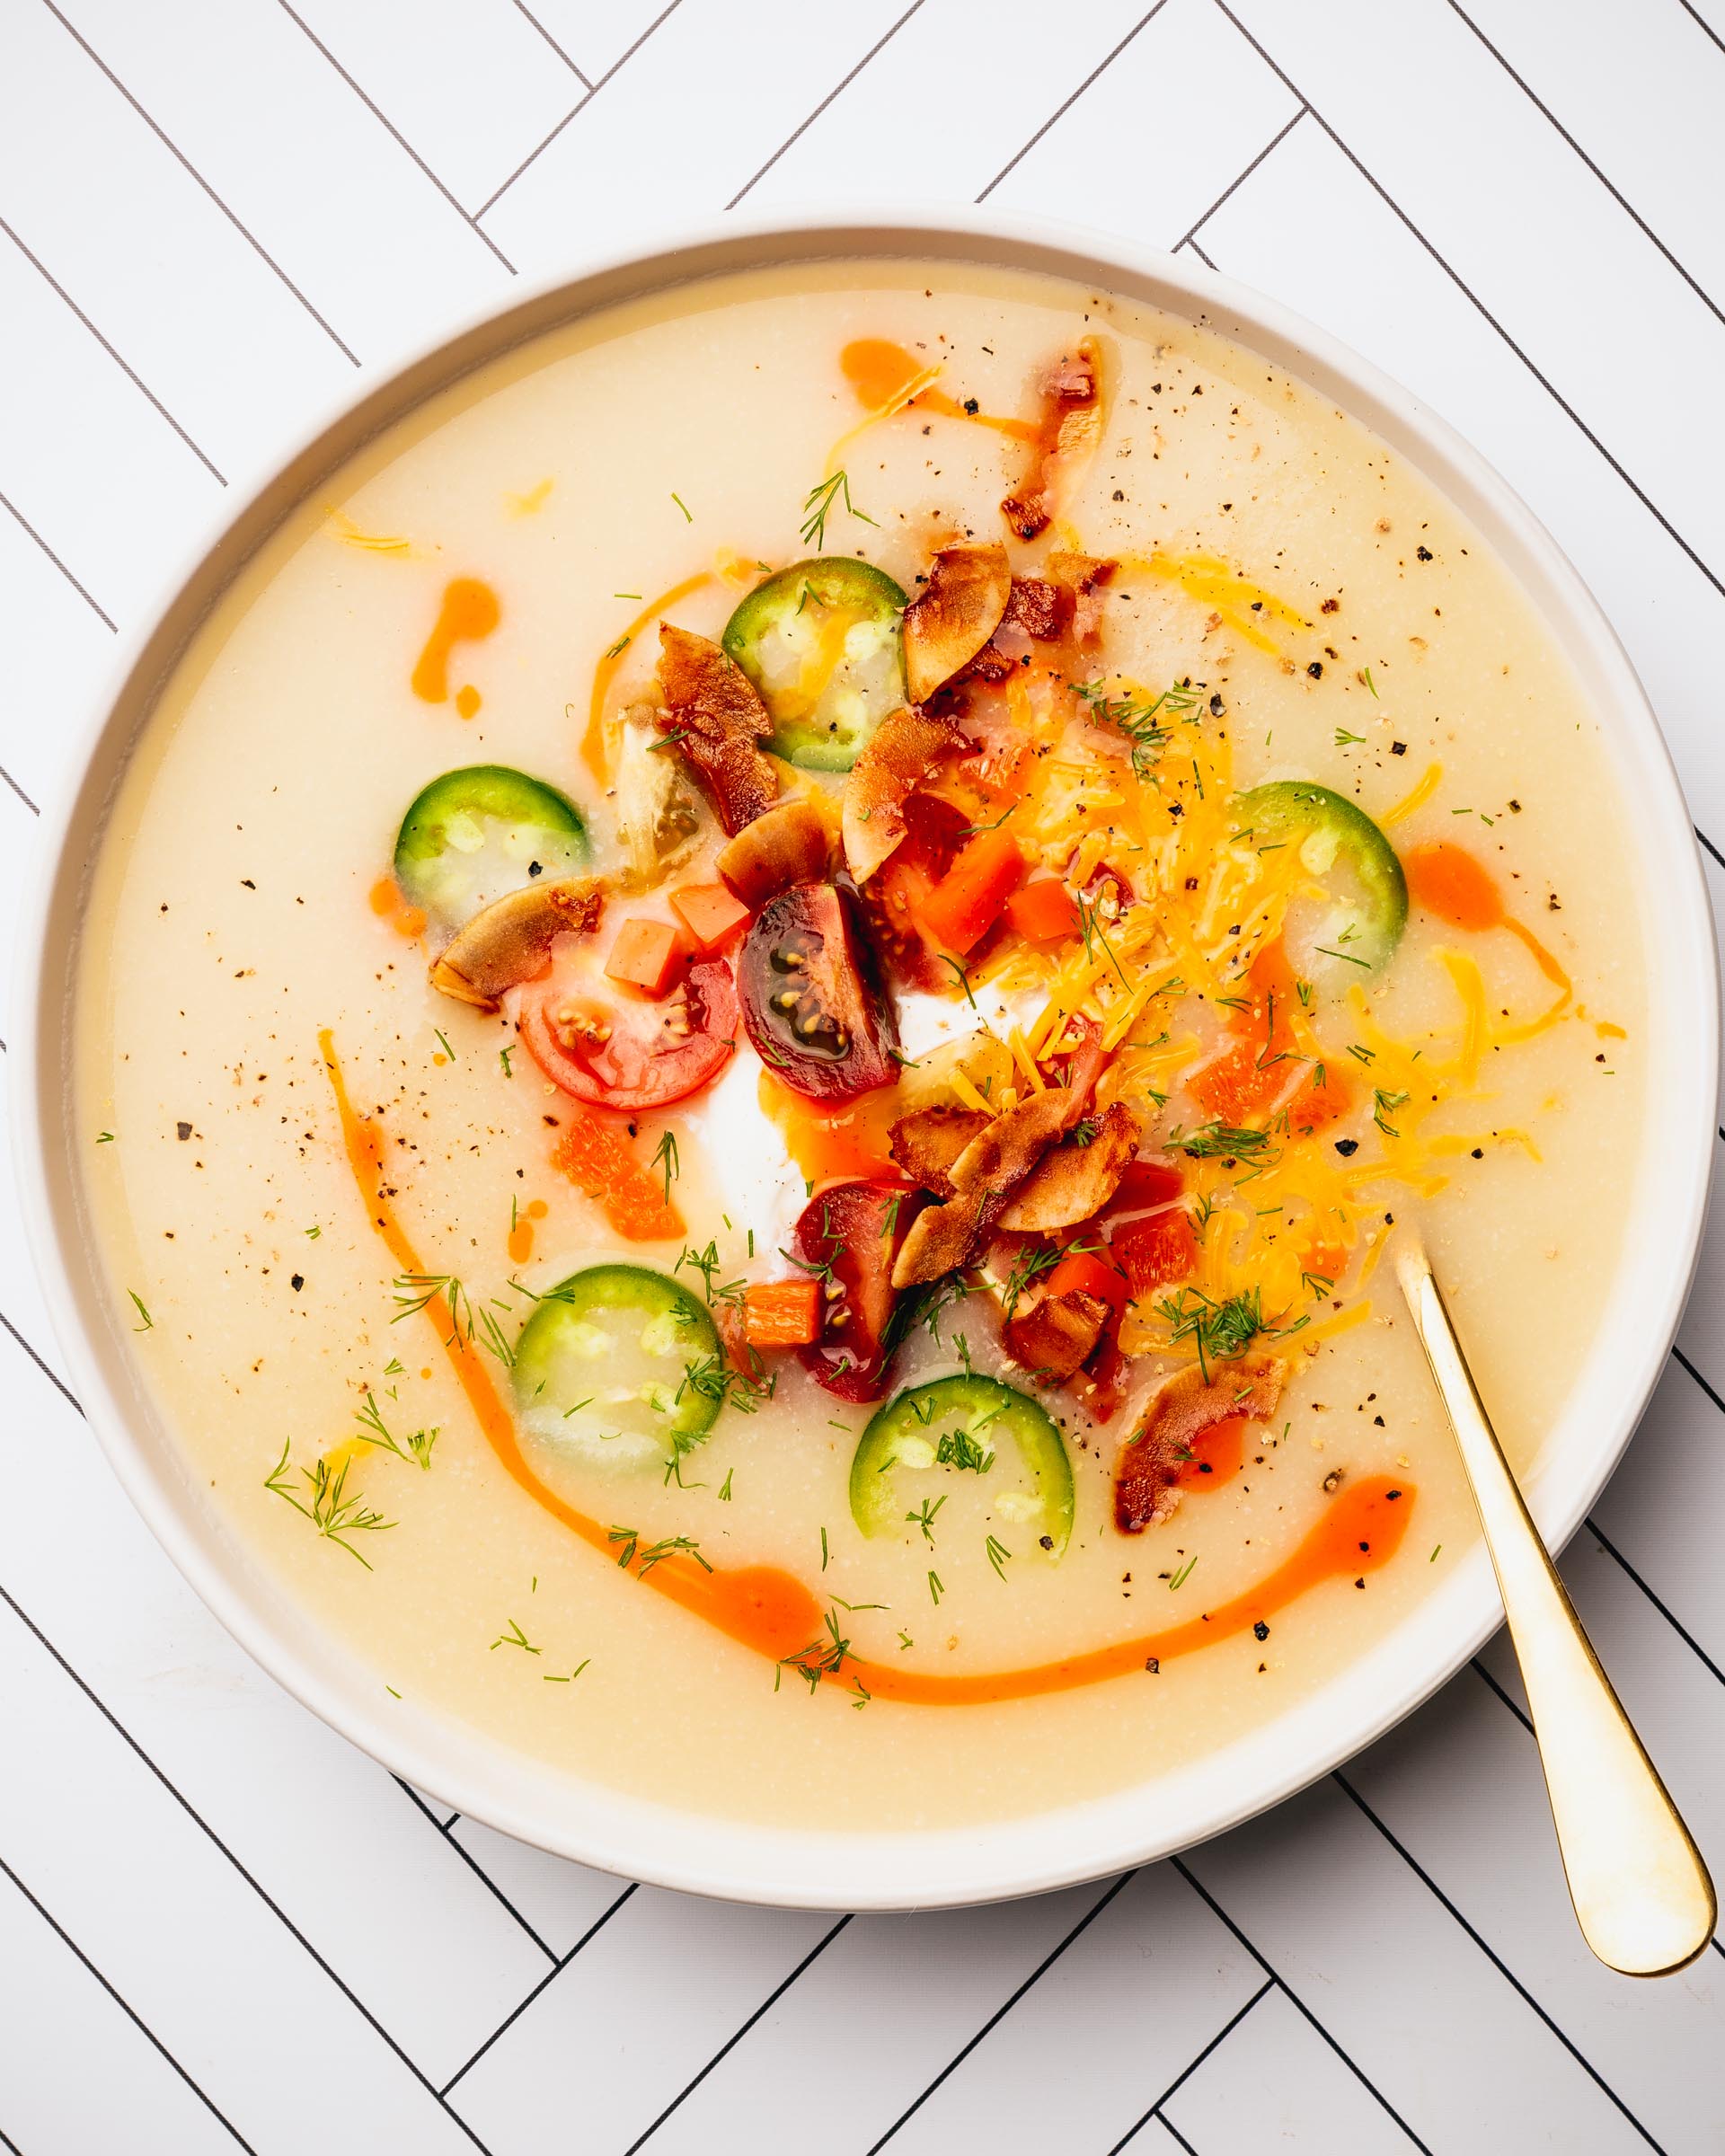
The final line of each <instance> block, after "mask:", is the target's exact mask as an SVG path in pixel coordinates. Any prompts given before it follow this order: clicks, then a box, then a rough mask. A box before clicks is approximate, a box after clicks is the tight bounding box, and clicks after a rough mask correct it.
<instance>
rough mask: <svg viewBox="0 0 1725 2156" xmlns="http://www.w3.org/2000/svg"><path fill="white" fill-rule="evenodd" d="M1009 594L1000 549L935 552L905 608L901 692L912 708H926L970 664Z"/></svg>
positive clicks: (996, 624) (995, 625)
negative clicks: (917, 705) (918, 705)
mask: <svg viewBox="0 0 1725 2156" xmlns="http://www.w3.org/2000/svg"><path fill="white" fill-rule="evenodd" d="M1012 592H1013V572H1012V569H1011V567H1010V566H1009V564H1008V562H1007V560H1006V549H1005V548H1004V546H943V547H942V549H941V551H940V552H939V553H937V554H936V555H935V557H934V559H933V562H932V563H931V564H930V566H929V571H928V583H927V585H926V587H925V588H924V590H923V591H922V592H920V593H919V594H918V596H916V598H914V599H913V600H912V601H911V603H910V605H908V606H907V607H906V609H905V616H904V641H905V688H906V691H907V694H908V695H909V697H910V701H911V702H913V703H926V702H928V699H929V698H930V697H931V696H932V695H933V694H934V692H935V690H936V689H938V688H939V687H940V685H941V684H942V682H943V681H950V680H951V677H952V676H953V675H955V674H956V673H958V671H959V670H960V667H968V666H969V664H970V661H971V660H972V659H973V658H975V657H976V656H977V652H978V651H980V650H981V649H982V647H983V646H984V645H985V644H986V642H987V641H988V640H989V638H990V637H991V636H993V634H994V633H995V630H996V629H998V628H999V626H1000V623H1001V616H1002V615H1003V614H1004V613H1005V611H1006V602H1007V600H1008V599H1009V598H1010V597H1011V596H1012Z"/></svg>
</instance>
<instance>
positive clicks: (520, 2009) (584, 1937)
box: [0, 1588, 636, 2133]
mask: <svg viewBox="0 0 1725 2156" xmlns="http://www.w3.org/2000/svg"><path fill="white" fill-rule="evenodd" d="M4 1591H5V1590H4V1588H0V1594H4ZM635 1892H636V1887H635V1885H634V1884H633V1883H631V1884H630V1885H629V1886H625V1887H624V1890H623V1892H622V1893H621V1894H620V1895H618V1896H617V1898H616V1900H615V1902H613V1903H612V1904H610V1906H609V1907H608V1908H606V1909H602V1910H601V1911H600V1912H599V1913H598V1915H597V1916H596V1917H595V1918H594V1920H593V1922H591V1923H590V1924H589V1925H588V1927H587V1930H586V1931H583V1932H582V1934H581V1936H580V1937H579V1939H578V1940H576V1941H575V1944H574V1945H573V1946H572V1947H571V1948H570V1949H569V1952H568V1953H567V1954H565V1955H564V1956H563V1958H562V1960H561V1961H560V1962H559V1963H558V1964H557V1965H556V1966H555V1967H554V1968H550V1969H547V1970H546V1971H545V1973H544V1975H543V1976H542V1977H541V1978H540V1979H539V1981H538V1983H537V1984H535V1985H534V1987H533V1989H532V1990H531V1991H530V1992H529V1993H527V1995H526V1998H525V1999H523V2000H522V2001H521V2002H520V2004H519V2005H518V2006H516V2007H513V2008H511V2010H509V2013H507V2014H506V2015H505V2016H504V2017H503V2019H502V2020H500V2022H499V2023H498V2025H497V2027H496V2028H494V2029H493V2030H492V2031H491V2035H490V2036H489V2037H486V2039H485V2041H484V2042H483V2043H482V2045H481V2046H480V2047H479V2049H478V2050H477V2051H476V2052H475V2053H474V2054H473V2057H472V2058H471V2059H469V2060H468V2062H467V2063H466V2064H465V2065H464V2066H458V2067H457V2068H456V2071H455V2072H454V2073H452V2074H451V2075H450V2077H449V2079H448V2080H447V2081H446V2082H445V2083H444V2084H443V2087H442V2088H441V2089H439V2090H438V2098H439V2099H440V2100H441V2101H442V2104H443V2107H444V2109H445V2110H446V2111H447V2112H448V2113H449V2115H450V2116H451V2117H452V2118H459V2117H460V2116H461V2114H460V2113H459V2112H458V2111H457V2110H456V2108H455V2107H454V2105H452V2104H451V2103H450V2101H449V2091H450V2090H452V2089H453V2088H454V2087H455V2085H456V2082H457V2081H460V2079H461V2078H462V2076H463V2074H464V2073H471V2072H473V2068H474V2067H475V2066H477V2065H478V2063H479V2062H480V2061H481V2060H482V2058H483V2057H484V2056H485V2054H486V2053H487V2052H488V2051H489V2050H490V2049H491V2046H492V2045H493V2044H495V2043H496V2042H497V2039H498V2038H499V2037H500V2036H501V2035H502V2034H503V2032H504V2030H505V2029H507V2028H514V2026H515V2024H516V2023H517V2021H518V2020H519V2019H521V2017H522V2015H523V2014H525V2013H526V2010H527V2009H528V2008H529V2007H530V2006H531V2005H532V2004H533V2002H534V2001H535V1999H536V1998H537V1997H538V1996H539V1994H540V1993H541V1992H543V1991H544V1988H545V1986H546V1985H547V1984H550V1983H551V1982H552V1981H553V1979H554V1978H556V1977H558V1976H561V1975H562V1973H563V1971H564V1970H565V1969H566V1968H567V1967H568V1966H569V1965H570V1963H571V1961H573V1960H574V1958H575V1957H576V1956H577V1955H578V1954H579V1952H580V1950H581V1948H583V1947H584V1946H585V1945H586V1944H587V1942H588V1940H590V1939H592V1938H594V1937H595V1936H596V1934H597V1933H598V1932H600V1931H604V1929H605V1927H606V1924H608V1923H609V1922H611V1919H612V1918H613V1917H614V1916H615V1914H616V1913H617V1911H618V1910H619V1909H621V1908H622V1906H623V1904H624V1903H625V1902H626V1901H627V1900H628V1899H629V1896H630V1895H632V1894H633V1893H635ZM468 2131H469V2132H470V2133H471V2132H472V2128H471V2127H470V2128H469V2129H468Z"/></svg>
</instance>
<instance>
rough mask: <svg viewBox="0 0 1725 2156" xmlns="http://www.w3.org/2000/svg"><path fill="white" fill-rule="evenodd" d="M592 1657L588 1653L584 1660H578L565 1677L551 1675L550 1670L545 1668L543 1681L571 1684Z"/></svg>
mask: <svg viewBox="0 0 1725 2156" xmlns="http://www.w3.org/2000/svg"><path fill="white" fill-rule="evenodd" d="M592 1659H593V1657H592V1656H591V1655H588V1657H586V1658H585V1659H584V1660H582V1661H579V1662H578V1663H577V1664H576V1665H575V1666H574V1668H573V1669H571V1671H570V1673H569V1674H568V1675H567V1676H566V1677H559V1676H553V1674H552V1673H551V1671H550V1670H547V1671H546V1672H545V1680H544V1681H545V1683H547V1684H572V1683H574V1682H575V1680H576V1678H577V1677H579V1675H580V1674H581V1672H582V1671H583V1670H584V1669H585V1668H587V1667H588V1664H589V1663H591V1661H592Z"/></svg>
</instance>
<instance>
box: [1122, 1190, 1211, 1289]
mask: <svg viewBox="0 0 1725 2156" xmlns="http://www.w3.org/2000/svg"><path fill="white" fill-rule="evenodd" d="M1108 1247H1109V1253H1110V1256H1111V1257H1112V1259H1114V1262H1115V1263H1116V1264H1117V1265H1118V1266H1119V1268H1120V1270H1121V1271H1122V1272H1123V1273H1124V1274H1125V1275H1126V1277H1127V1280H1128V1283H1129V1285H1130V1286H1131V1289H1132V1293H1133V1294H1134V1295H1135V1296H1139V1297H1141V1296H1144V1295H1147V1294H1150V1293H1151V1292H1152V1291H1153V1290H1154V1289H1155V1288H1158V1287H1170V1286H1172V1285H1173V1283H1174V1282H1175V1281H1177V1280H1184V1279H1185V1278H1186V1277H1188V1275H1189V1274H1190V1272H1191V1269H1192V1268H1193V1267H1194V1266H1195V1265H1196V1264H1197V1263H1198V1239H1197V1237H1196V1236H1195V1235H1194V1234H1193V1233H1192V1223H1191V1219H1190V1215H1188V1214H1186V1213H1184V1212H1182V1211H1181V1208H1180V1206H1168V1207H1167V1208H1166V1210H1165V1211H1163V1212H1161V1213H1149V1214H1146V1215H1145V1217H1144V1218H1143V1219H1142V1220H1129V1221H1128V1223H1127V1224H1126V1225H1125V1226H1124V1227H1123V1228H1116V1229H1115V1231H1114V1233H1113V1234H1112V1235H1111V1236H1110V1238H1109V1246H1108Z"/></svg>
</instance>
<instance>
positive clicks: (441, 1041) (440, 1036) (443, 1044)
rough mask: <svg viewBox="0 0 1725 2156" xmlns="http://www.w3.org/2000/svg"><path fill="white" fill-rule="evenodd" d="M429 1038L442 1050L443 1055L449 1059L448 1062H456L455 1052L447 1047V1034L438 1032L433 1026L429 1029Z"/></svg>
mask: <svg viewBox="0 0 1725 2156" xmlns="http://www.w3.org/2000/svg"><path fill="white" fill-rule="evenodd" d="M431 1038H433V1040H435V1041H436V1042H437V1044H438V1047H440V1048H441V1049H442V1050H443V1052H444V1054H445V1055H446V1056H447V1057H448V1058H449V1060H450V1062H451V1063H453V1062H454V1061H455V1060H456V1051H455V1050H454V1049H453V1048H452V1047H450V1046H449V1036H448V1035H447V1033H445V1032H442V1031H441V1030H439V1029H438V1027H436V1026H433V1027H432V1029H431Z"/></svg>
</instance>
